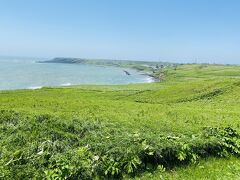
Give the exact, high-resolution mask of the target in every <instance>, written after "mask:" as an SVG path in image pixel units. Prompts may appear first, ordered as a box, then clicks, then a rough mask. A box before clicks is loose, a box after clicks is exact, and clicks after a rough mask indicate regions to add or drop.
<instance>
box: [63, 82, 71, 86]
mask: <svg viewBox="0 0 240 180" xmlns="http://www.w3.org/2000/svg"><path fill="white" fill-rule="evenodd" d="M71 85H72V84H71V83H64V84H61V86H71Z"/></svg>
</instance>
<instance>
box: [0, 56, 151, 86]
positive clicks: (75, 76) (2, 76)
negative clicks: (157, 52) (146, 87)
mask: <svg viewBox="0 0 240 180" xmlns="http://www.w3.org/2000/svg"><path fill="white" fill-rule="evenodd" d="M41 60H46V59H40V58H9V57H8V58H6V57H0V90H12V89H39V88H42V87H49V86H70V85H81V84H89V85H90V84H98V85H100V84H101V85H103V84H104V85H111V84H131V83H145V82H152V79H151V78H150V77H148V76H146V75H143V74H141V73H140V72H138V71H136V70H133V69H127V71H128V72H130V74H131V75H126V73H125V72H124V71H123V70H126V69H123V68H117V67H106V66H104V67H103V66H94V65H81V64H60V63H37V61H41Z"/></svg>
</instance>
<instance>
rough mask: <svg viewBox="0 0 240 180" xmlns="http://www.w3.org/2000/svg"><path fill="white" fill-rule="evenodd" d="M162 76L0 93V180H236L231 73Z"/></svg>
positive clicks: (238, 137)
mask: <svg viewBox="0 0 240 180" xmlns="http://www.w3.org/2000/svg"><path fill="white" fill-rule="evenodd" d="M164 74H165V80H164V81H162V82H158V83H150V84H132V85H115V86H93V85H91V86H90V85H89V86H86V85H85V86H74V87H62V88H43V89H39V90H15V91H0V129H1V131H0V179H1V178H2V179H29V178H35V179H43V178H47V179H76V178H79V177H80V178H81V179H93V178H96V179H98V178H99V179H106V178H110V179H112V178H116V179H120V178H126V179H128V178H135V179H149V178H151V179H154V178H155V179H161V178H162V179H237V178H239V176H240V174H239V171H240V160H239V158H238V157H239V155H240V134H239V131H240V66H226V65H179V66H178V67H177V69H176V70H174V69H173V68H170V67H168V68H165V69H164ZM225 167H227V168H225Z"/></svg>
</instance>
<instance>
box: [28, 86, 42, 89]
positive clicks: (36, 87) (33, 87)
mask: <svg viewBox="0 0 240 180" xmlns="http://www.w3.org/2000/svg"><path fill="white" fill-rule="evenodd" d="M41 88H42V86H31V87H28V89H32V90H35V89H41Z"/></svg>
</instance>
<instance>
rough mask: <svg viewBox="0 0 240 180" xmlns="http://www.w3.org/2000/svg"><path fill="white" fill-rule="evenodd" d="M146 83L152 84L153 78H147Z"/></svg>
mask: <svg viewBox="0 0 240 180" xmlns="http://www.w3.org/2000/svg"><path fill="white" fill-rule="evenodd" d="M146 82H147V83H152V82H154V78H153V77H147V78H146Z"/></svg>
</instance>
